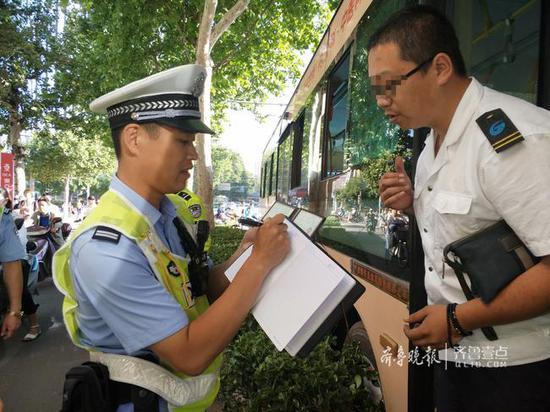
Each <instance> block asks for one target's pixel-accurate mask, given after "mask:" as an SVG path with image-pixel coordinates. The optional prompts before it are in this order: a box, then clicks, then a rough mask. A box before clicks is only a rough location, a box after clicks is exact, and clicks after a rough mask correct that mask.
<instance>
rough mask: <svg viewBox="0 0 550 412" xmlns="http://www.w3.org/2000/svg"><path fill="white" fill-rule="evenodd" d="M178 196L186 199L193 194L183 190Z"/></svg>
mask: <svg viewBox="0 0 550 412" xmlns="http://www.w3.org/2000/svg"><path fill="white" fill-rule="evenodd" d="M178 196H179V197H181V198H183V199H184V200H189V199H191V195H190V194H189V193H187V192H186V191H184V190H182V191H181V192H178Z"/></svg>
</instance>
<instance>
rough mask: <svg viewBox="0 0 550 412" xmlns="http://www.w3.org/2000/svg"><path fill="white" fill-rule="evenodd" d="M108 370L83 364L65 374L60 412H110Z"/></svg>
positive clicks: (111, 409) (111, 407) (102, 366)
mask: <svg viewBox="0 0 550 412" xmlns="http://www.w3.org/2000/svg"><path fill="white" fill-rule="evenodd" d="M115 408H116V406H115V405H113V402H112V401H111V392H110V386H109V370H108V369H107V367H106V366H104V365H102V364H100V363H95V362H84V363H83V364H82V365H80V366H75V367H73V368H71V369H70V370H69V371H68V372H67V373H66V374H65V384H64V385H63V406H62V407H61V412H112V411H115V410H116V409H115Z"/></svg>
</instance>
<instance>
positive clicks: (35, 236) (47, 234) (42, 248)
mask: <svg viewBox="0 0 550 412" xmlns="http://www.w3.org/2000/svg"><path fill="white" fill-rule="evenodd" d="M50 227H57V229H58V230H60V231H61V235H62V237H63V240H65V239H67V237H69V235H70V233H71V230H72V228H71V225H70V224H69V223H62V222H61V218H55V219H53V220H52V223H51V226H50ZM50 227H48V228H46V227H42V226H31V227H29V228H28V229H27V236H28V240H29V243H28V244H27V251H28V253H30V254H31V255H34V256H36V258H37V260H38V267H39V270H38V281H41V280H43V279H45V278H47V277H51V276H52V260H53V255H54V253H55V252H56V251H57V249H59V247H60V245H58V244H57V242H56V241H55V239H54V238H53V236H52V233H51V230H50Z"/></svg>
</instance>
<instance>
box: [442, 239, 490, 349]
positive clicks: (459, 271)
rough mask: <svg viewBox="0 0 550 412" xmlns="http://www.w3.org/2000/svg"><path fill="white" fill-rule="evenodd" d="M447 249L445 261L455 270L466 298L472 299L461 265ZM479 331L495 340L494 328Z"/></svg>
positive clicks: (484, 328) (473, 297) (472, 295)
mask: <svg viewBox="0 0 550 412" xmlns="http://www.w3.org/2000/svg"><path fill="white" fill-rule="evenodd" d="M448 253H449V252H448V251H447V250H446V251H445V263H447V264H448V265H449V266H450V267H451V268H452V269H453V270H454V272H455V274H456V278H457V279H458V283H460V287H461V288H462V291H463V292H464V295H465V296H466V299H468V300H473V299H475V296H474V294H473V293H472V290H471V289H470V287H469V286H468V283H466V279H465V278H464V272H463V270H462V266H461V265H460V264H459V263H458V262H455V261H453V260H451V259H449V257H448ZM481 331H482V332H483V334H484V335H485V337H486V338H487V339H489V340H491V341H492V340H497V339H498V336H497V333H496V332H495V329H494V328H493V327H491V326H485V327H482V328H481Z"/></svg>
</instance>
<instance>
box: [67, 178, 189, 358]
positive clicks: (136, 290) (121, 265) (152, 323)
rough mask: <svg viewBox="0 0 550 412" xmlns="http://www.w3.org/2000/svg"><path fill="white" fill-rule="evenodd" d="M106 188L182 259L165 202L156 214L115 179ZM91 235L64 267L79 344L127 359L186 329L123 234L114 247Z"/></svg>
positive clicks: (77, 243) (172, 213) (81, 241)
mask: <svg viewBox="0 0 550 412" xmlns="http://www.w3.org/2000/svg"><path fill="white" fill-rule="evenodd" d="M111 189H113V190H115V191H117V192H119V193H120V194H122V195H123V196H124V197H125V198H126V199H128V200H129V202H130V203H131V204H132V205H133V206H134V207H135V208H137V209H138V210H139V211H140V212H141V213H142V214H143V215H144V216H146V217H147V218H149V220H150V221H151V222H152V223H153V225H154V228H155V230H156V232H157V234H158V235H159V237H160V238H161V239H162V241H163V242H165V244H166V245H168V247H169V248H170V250H171V251H172V252H173V253H175V254H177V255H179V256H185V251H184V250H183V248H182V246H181V243H180V239H179V236H178V234H177V230H176V227H175V226H174V224H173V222H172V221H173V219H174V217H175V216H176V209H175V207H174V205H173V204H172V202H170V200H168V198H167V197H164V198H163V199H162V201H161V204H160V211H159V210H158V209H156V208H155V207H153V206H152V205H151V204H150V203H149V202H147V201H146V200H145V199H143V198H142V197H141V196H139V195H138V194H137V193H136V192H134V191H133V190H132V189H130V188H129V187H128V186H126V185H125V184H124V183H122V182H121V181H120V180H119V179H118V178H117V177H116V176H114V177H113V180H112V182H111ZM94 231H95V229H90V230H88V231H86V232H84V233H82V234H81V235H80V236H79V237H78V238H77V239H76V240H75V241H74V243H73V245H72V252H71V258H70V263H69V264H70V268H71V272H72V274H73V279H74V287H75V292H76V294H77V300H78V305H79V306H78V310H77V317H78V324H79V327H80V329H81V331H82V337H81V339H82V342H83V343H84V344H86V345H89V346H93V347H95V348H98V349H99V350H101V351H104V352H111V353H119V354H130V355H132V354H136V353H137V352H139V351H141V350H144V349H146V348H147V347H148V346H150V345H152V344H154V343H156V342H159V341H161V340H163V339H165V338H167V337H169V336H171V335H173V334H174V333H176V332H177V331H179V330H180V329H182V328H183V327H185V326H186V325H187V324H188V319H187V315H186V314H185V312H184V311H183V310H182V309H181V307H180V305H179V304H178V303H177V301H176V300H175V299H174V298H173V297H172V296H171V295H170V294H169V293H168V292H167V291H166V290H165V289H164V287H163V286H162V284H161V283H160V282H158V281H157V280H156V278H155V276H154V273H153V270H152V269H151V267H150V266H149V263H148V261H147V259H146V257H145V255H144V254H143V253H142V251H141V249H140V248H139V247H138V246H137V245H136V244H135V242H133V241H132V240H130V239H128V238H127V237H125V236H123V235H122V236H121V237H120V240H119V242H118V243H116V244H114V243H111V242H107V241H103V240H97V239H92V236H93V233H94Z"/></svg>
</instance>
